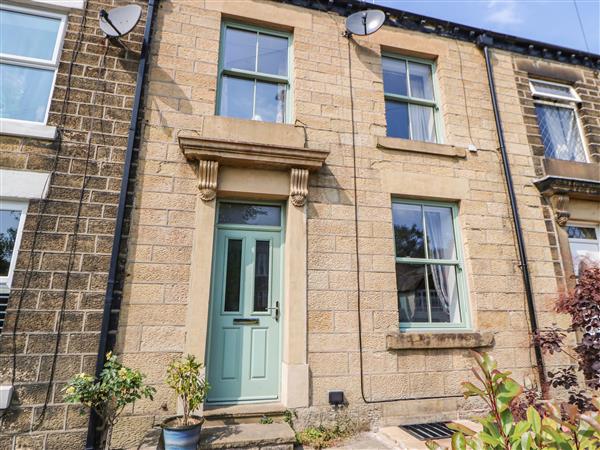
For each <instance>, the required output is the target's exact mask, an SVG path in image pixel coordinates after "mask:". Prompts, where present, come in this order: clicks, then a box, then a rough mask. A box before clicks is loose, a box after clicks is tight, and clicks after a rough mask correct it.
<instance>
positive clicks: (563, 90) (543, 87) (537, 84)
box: [531, 80, 575, 99]
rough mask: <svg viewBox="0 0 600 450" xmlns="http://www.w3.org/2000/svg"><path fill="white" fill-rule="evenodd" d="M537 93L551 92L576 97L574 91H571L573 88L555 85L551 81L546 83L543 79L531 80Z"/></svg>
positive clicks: (551, 93)
mask: <svg viewBox="0 0 600 450" xmlns="http://www.w3.org/2000/svg"><path fill="white" fill-rule="evenodd" d="M531 84H532V85H533V87H534V89H535V90H536V93H538V94H550V95H558V96H561V97H566V98H572V99H575V97H574V96H573V93H572V92H571V88H570V87H569V86H565V85H555V84H550V83H544V82H543V81H533V80H532V81H531Z"/></svg>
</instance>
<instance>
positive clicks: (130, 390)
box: [63, 352, 156, 449]
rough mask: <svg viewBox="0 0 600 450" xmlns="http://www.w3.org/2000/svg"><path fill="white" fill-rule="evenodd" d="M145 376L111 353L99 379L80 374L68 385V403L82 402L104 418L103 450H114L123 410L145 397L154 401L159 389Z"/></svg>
mask: <svg viewBox="0 0 600 450" xmlns="http://www.w3.org/2000/svg"><path fill="white" fill-rule="evenodd" d="M143 380H144V375H143V374H142V373H141V372H140V371H139V370H134V369H130V368H128V367H125V366H123V365H122V364H121V363H120V362H119V361H117V357H116V356H115V355H113V354H112V353H111V352H109V353H107V355H106V362H105V364H104V369H102V372H101V373H100V377H99V378H98V379H97V380H96V379H95V378H94V377H93V376H92V375H89V374H87V373H80V374H78V375H75V376H74V377H73V378H71V379H70V380H69V381H68V382H67V385H66V386H65V388H64V390H63V392H64V400H65V401H66V402H67V403H81V404H82V405H83V406H85V407H87V408H88V409H90V410H92V411H94V412H95V413H96V414H97V415H98V417H99V418H100V419H101V423H100V431H101V438H100V446H101V447H100V448H106V449H109V448H110V441H111V437H112V430H113V428H114V426H115V424H116V423H117V421H118V420H119V417H120V415H121V413H122V412H123V409H124V408H125V407H126V406H127V405H129V404H131V403H134V402H135V401H136V400H139V399H141V398H149V399H150V400H152V396H153V394H154V393H155V392H156V390H155V389H154V388H153V387H151V386H145V385H144V382H143Z"/></svg>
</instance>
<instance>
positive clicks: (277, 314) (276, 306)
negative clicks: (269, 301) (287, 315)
mask: <svg viewBox="0 0 600 450" xmlns="http://www.w3.org/2000/svg"><path fill="white" fill-rule="evenodd" d="M267 309H268V310H269V311H271V310H273V309H274V310H275V320H276V321H277V322H279V302H275V307H274V308H267Z"/></svg>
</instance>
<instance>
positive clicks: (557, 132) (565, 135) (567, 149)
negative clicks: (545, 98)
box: [535, 104, 586, 162]
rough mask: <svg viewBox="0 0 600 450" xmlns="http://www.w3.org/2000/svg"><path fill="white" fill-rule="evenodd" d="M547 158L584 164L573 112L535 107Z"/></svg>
mask: <svg viewBox="0 0 600 450" xmlns="http://www.w3.org/2000/svg"><path fill="white" fill-rule="evenodd" d="M535 113H536V115H537V119H538V124H539V127H540V134H541V136H542V142H543V143H544V148H545V150H546V151H545V155H546V157H547V158H555V159H564V160H567V161H580V162H585V160H586V158H585V151H584V149H583V143H582V141H581V135H580V134H579V127H578V125H577V119H576V117H575V111H574V110H573V109H571V108H561V107H558V106H551V105H542V104H536V105H535Z"/></svg>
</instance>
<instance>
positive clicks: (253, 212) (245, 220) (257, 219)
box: [219, 203, 281, 226]
mask: <svg viewBox="0 0 600 450" xmlns="http://www.w3.org/2000/svg"><path fill="white" fill-rule="evenodd" d="M219 223H220V224H239V225H261V226H280V225H281V208H280V207H279V206H274V205H249V204H246V203H220V204H219Z"/></svg>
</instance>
